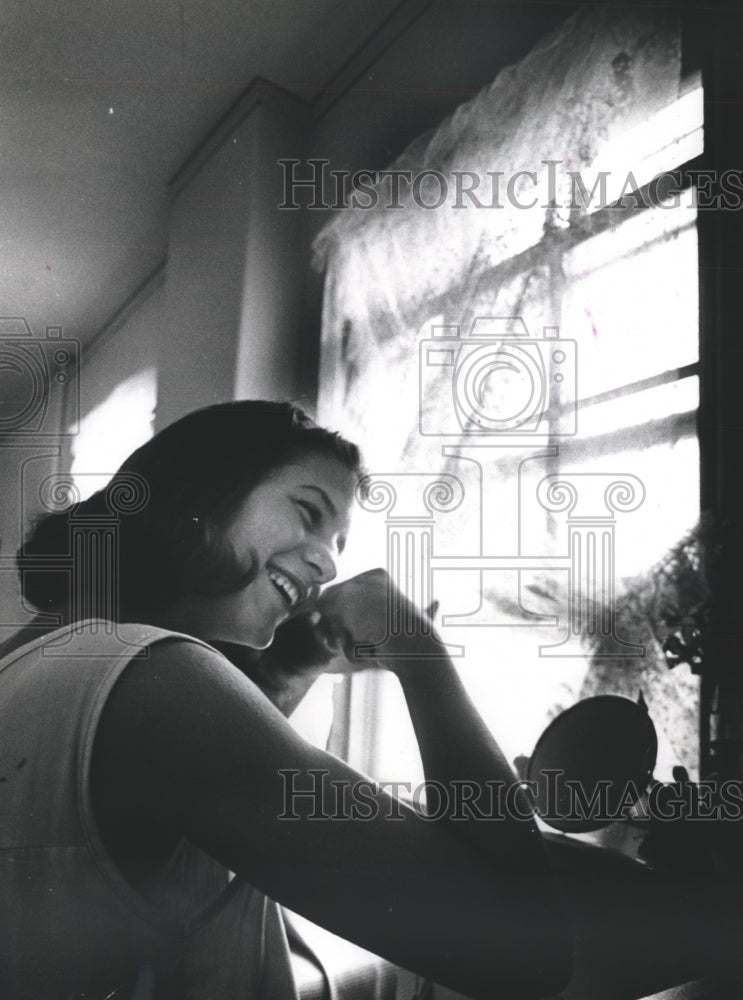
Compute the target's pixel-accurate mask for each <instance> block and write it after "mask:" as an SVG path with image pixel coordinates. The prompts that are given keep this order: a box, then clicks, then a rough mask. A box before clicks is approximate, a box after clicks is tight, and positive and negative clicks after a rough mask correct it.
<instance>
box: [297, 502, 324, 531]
mask: <svg viewBox="0 0 743 1000" xmlns="http://www.w3.org/2000/svg"><path fill="white" fill-rule="evenodd" d="M297 506H298V507H299V509H300V510H301V512H302V517H303V519H304V520H305V521H306V523H307V524H308V525H309V526H310V527H312V528H314V527H315V526H316V525H317V524H319V523H320V519H321V514H320V511H319V510H318V508H317V507H315V505H314V504H311V503H307V501H306V500H297Z"/></svg>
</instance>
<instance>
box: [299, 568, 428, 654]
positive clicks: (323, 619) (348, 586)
mask: <svg viewBox="0 0 743 1000" xmlns="http://www.w3.org/2000/svg"><path fill="white" fill-rule="evenodd" d="M317 612H318V614H319V616H320V617H319V619H318V620H317V621H316V623H315V631H316V633H317V634H318V635H319V636H320V638H321V639H322V641H323V642H324V643H325V645H326V646H327V648H328V651H329V652H330V653H332V654H333V655H334V657H335V659H334V660H332V661H331V663H330V665H329V668H328V669H330V670H331V671H332V670H339V669H340V670H344V669H345V670H347V669H348V666H349V665H350V666H351V667H352V668H355V669H364V668H366V667H371V666H381V667H385V668H387V669H388V670H396V669H397V668H398V667H399V665H400V664H401V663H402V662H404V661H410V660H411V659H415V658H416V657H419V656H420V657H430V656H436V655H441V656H443V655H445V652H444V647H443V646H442V644H441V641H440V640H439V638H438V637H437V635H436V633H435V631H434V629H433V627H432V625H431V620H430V617H429V616H428V614H426V613H424V612H423V611H421V610H419V609H418V608H417V607H416V606H415V605H414V604H413V603H412V601H410V600H408V598H407V597H406V596H405V595H404V594H403V593H402V591H401V590H399V588H398V587H396V586H395V584H394V582H393V580H392V578H391V577H390V575H389V574H388V573H387V572H386V571H385V570H383V569H373V570H368V571H367V572H365V573H361V574H360V575H359V576H355V577H353V578H352V579H350V580H346V581H344V582H343V583H338V584H335V585H334V586H332V587H328V588H327V589H326V590H325V591H324V592H323V593H322V595H321V596H320V598H319V600H318V602H317ZM339 658H340V659H339Z"/></svg>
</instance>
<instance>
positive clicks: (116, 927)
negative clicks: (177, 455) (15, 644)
mask: <svg viewBox="0 0 743 1000" xmlns="http://www.w3.org/2000/svg"><path fill="white" fill-rule="evenodd" d="M172 638H179V639H183V640H184V641H188V642H193V643H196V644H197V645H202V646H203V645H205V644H204V643H201V642H199V641H198V640H196V639H193V638H192V637H190V636H185V635H180V634H179V633H176V632H168V631H165V630H163V629H158V628H153V627H151V626H146V625H114V624H113V623H111V622H108V621H86V622H78V623H76V624H74V625H71V626H66V627H64V628H61V629H57V630H56V631H54V632H50V633H47V634H46V635H44V636H43V637H42V638H40V639H37V640H35V641H33V642H30V643H28V644H27V645H25V646H22V647H21V648H19V649H17V650H15V651H14V652H12V653H10V654H9V655H8V656H6V657H5V658H4V659H2V660H0V997H2V998H3V1000H73V998H74V1000H78V998H79V1000H83V998H85V1000H104V998H106V1000H249V998H250V1000H252V998H259V997H261V998H262V997H271V998H276V1000H283V998H288V1000H295V998H296V990H295V986H294V981H293V978H292V972H291V964H290V957H289V949H288V945H287V939H286V933H285V930H284V925H283V921H282V915H281V912H280V910H279V907H278V906H277V905H276V903H274V902H273V901H272V900H269V899H267V898H266V897H265V896H264V895H263V894H261V893H260V892H258V890H256V889H255V888H253V887H252V886H250V885H248V884H246V883H245V882H242V881H241V880H239V879H237V878H235V879H231V876H230V873H229V872H228V871H227V870H226V869H225V868H223V867H222V866H221V865H219V864H217V863H216V862H215V861H214V860H213V859H211V858H210V857H208V856H207V855H205V854H204V853H203V852H201V851H199V850H197V849H196V848H194V847H192V846H191V845H190V844H188V843H186V842H183V843H182V844H181V845H180V847H179V848H178V850H177V851H176V853H175V854H174V856H173V857H172V858H171V859H170V860H169V862H168V864H167V865H166V866H165V867H164V868H163V870H162V871H161V872H160V873H159V874H158V876H157V877H155V878H153V879H152V881H151V883H150V884H149V885H148V888H147V890H146V891H145V890H139V891H138V890H135V889H134V888H133V887H132V886H131V885H130V883H128V882H127V881H126V880H125V879H124V878H123V876H122V875H121V874H120V872H119V871H118V869H117V868H116V866H115V865H114V863H113V861H112V860H111V858H110V856H109V855H108V853H107V851H106V849H105V847H104V846H103V843H102V841H101V838H100V835H99V832H98V830H97V827H96V823H95V819H94V816H93V810H92V806H91V800H90V761H91V752H92V747H93V740H94V738H95V733H96V728H97V726H98V721H99V719H100V717H101V712H102V710H103V707H104V705H105V703H106V699H107V698H108V696H109V693H110V692H111V689H112V687H113V685H114V684H115V682H116V680H117V679H118V677H119V676H120V675H121V673H122V671H123V670H124V669H125V668H126V666H127V664H128V663H129V662H130V661H131V660H132V658H133V657H135V656H137V655H146V649H147V647H149V646H151V645H153V644H154V643H157V642H160V641H162V640H163V639H172ZM207 648H208V649H210V650H211V647H207ZM142 651H145V652H144V653H143V652H142ZM212 652H215V651H214V650H212ZM216 655H219V654H216Z"/></svg>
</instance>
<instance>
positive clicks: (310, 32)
mask: <svg viewBox="0 0 743 1000" xmlns="http://www.w3.org/2000/svg"><path fill="white" fill-rule="evenodd" d="M416 6H417V7H418V8H419V9H424V8H426V7H427V6H431V7H432V8H437V10H438V14H437V17H438V20H436V19H435V18H434V20H429V22H428V24H427V27H426V26H424V29H425V30H421V32H420V33H419V34H418V39H419V41H418V48H419V50H420V51H417V53H416V52H412V54H411V52H406V51H405V50H400V49H399V47H398V52H397V55H396V57H395V58H396V59H397V62H398V63H399V64H400V66H401V67H403V68H404V71H405V72H406V73H407V74H408V76H410V74H411V72H413V71H414V69H415V67H417V66H421V67H422V66H423V64H425V72H426V75H427V78H428V80H429V81H430V78H431V76H432V75H433V76H434V77H436V76H437V75H438V73H439V70H438V66H439V63H437V61H436V60H437V58H440V57H439V55H438V54H437V50H436V45H435V44H433V42H432V41H431V39H430V38H429V37H428V36H427V35H426V30H428V31H429V32H431V31H433V32H434V33H435V34H436V37H437V38H438V39H439V41H438V44H439V46H440V48H441V49H442V51H447V52H448V59H447V61H446V63H443V64H441V66H442V72H443V75H444V77H446V81H447V82H448V83H450V82H451V80H452V79H456V80H457V81H461V80H465V82H466V86H465V87H464V89H459V90H457V89H455V90H451V88H449V91H447V89H446V86H443V87H441V88H439V91H438V92H437V91H436V88H435V87H434V88H431V86H430V82H429V85H428V87H427V88H426V87H425V86H423V85H421V84H419V85H418V91H419V94H418V97H419V101H420V107H419V108H418V107H417V106H415V105H414V103H413V104H412V105H411V103H410V101H411V98H410V97H409V96H408V95H409V94H410V91H407V92H406V91H404V90H401V89H400V87H399V86H398V89H397V91H396V92H395V93H393V90H394V88H392V90H391V89H389V88H388V90H387V93H388V94H392V96H391V97H390V101H392V102H394V99H395V97H396V99H397V100H398V103H404V104H405V106H406V107H407V108H408V111H407V119H410V120H411V122H412V124H410V123H408V124H406V126H405V127H404V128H402V129H400V127H399V116H398V119H396V121H397V124H396V125H395V126H394V128H393V118H394V115H392V116H390V114H388V113H387V112H386V111H385V110H384V107H382V108H381V110H380V112H379V114H378V128H379V130H380V137H379V142H378V143H377V146H378V149H377V153H378V155H379V156H381V157H383V158H389V156H390V155H391V154H392V153H393V152H394V153H397V152H399V151H400V149H399V148H397V149H393V148H392V147H394V146H395V145H396V144H397V145H398V146H399V145H400V144H401V143H404V142H406V141H409V140H410V138H412V137H413V136H414V135H415V134H417V132H418V131H422V129H423V128H425V127H428V126H429V125H430V124H432V123H434V122H435V121H436V120H437V116H441V115H442V114H445V113H448V110H450V109H451V107H454V106H456V104H457V103H459V102H461V100H463V99H464V98H465V96H466V92H467V89H468V88H471V89H472V90H473V91H474V90H475V89H477V87H479V86H482V85H483V84H484V83H486V82H488V81H489V80H490V79H492V77H493V76H494V75H495V74H494V69H498V68H500V66H501V65H503V64H505V61H506V60H508V59H510V58H511V57H512V56H513V55H514V54H518V51H519V50H525V48H526V47H528V44H529V43H530V42H531V41H533V38H534V37H535V36H536V35H538V34H539V33H540V32H541V31H542V30H543V24H542V23H541V22H542V21H543V18H541V17H540V16H536V15H535V11H537V8H535V7H534V5H523V4H522V5H518V4H514V3H511V4H509V3H503V2H496V0H492V2H489V3H483V2H481V0H477V2H475V0H459V2H455V0H438V2H436V3H433V4H431V5H427V4H426V3H425V2H423V3H421V2H420V0H406V2H405V3H400V0H66V2H63V3H60V2H59V0H4V3H3V4H2V6H1V7H0V67H2V68H1V69H0V274H2V283H1V285H0V316H3V317H9V316H13V317H16V316H21V317H24V318H25V319H26V320H27V321H28V322H29V324H30V326H31V328H32V329H33V330H34V332H35V333H36V334H37V335H40V334H43V331H44V329H45V328H46V327H48V326H59V327H62V328H63V330H64V333H65V335H66V336H70V337H78V338H80V339H81V340H83V341H85V340H86V339H89V338H90V337H92V336H94V335H95V334H96V333H97V332H98V331H99V330H100V329H101V328H102V327H103V326H104V325H105V323H106V321H107V320H109V319H110V317H111V316H112V315H114V314H115V312H116V311H117V310H118V309H119V308H120V307H121V305H122V304H123V303H124V302H125V301H126V300H127V299H128V298H129V297H130V296H131V294H132V293H133V292H134V291H135V290H136V289H137V288H138V287H139V286H140V285H141V284H142V282H143V281H144V280H145V279H146V278H147V276H148V275H149V274H150V273H151V272H152V271H153V270H154V269H155V268H156V267H157V265H158V264H159V263H160V262H161V261H162V259H163V257H164V255H165V252H166V243H167V218H168V195H167V183H168V181H169V179H170V178H171V177H172V176H173V174H174V173H175V172H176V171H177V169H178V168H179V167H180V166H181V165H182V163H183V162H184V161H185V159H186V158H187V156H188V155H189V153H191V152H192V151H193V149H194V148H195V147H196V146H197V145H198V144H199V143H200V141H201V140H202V139H203V137H204V136H205V135H206V134H207V133H208V131H209V130H210V129H211V128H212V127H213V126H214V125H215V124H216V123H217V122H218V121H219V119H220V118H221V117H222V116H223V115H224V113H225V111H226V110H227V109H228V108H229V107H230V105H231V104H233V102H234V101H235V100H236V98H237V97H238V96H239V95H240V94H241V93H242V91H243V90H244V89H245V88H246V87H247V86H248V84H249V83H250V81H251V80H253V79H254V78H255V77H256V76H260V77H263V78H265V79H267V80H269V81H271V82H272V83H274V84H277V85H279V86H281V87H284V88H286V89H288V90H290V91H293V92H294V93H295V94H297V95H298V96H300V97H302V98H303V99H306V100H308V101H312V100H313V99H314V98H316V97H318V96H319V95H321V93H322V92H323V89H324V87H325V85H326V84H327V83H328V81H331V80H334V78H336V75H337V74H338V72H339V70H341V68H342V67H343V65H344V64H345V62H346V61H347V60H348V59H349V57H350V56H351V55H352V54H353V53H354V52H355V51H357V50H358V49H359V48H360V47H361V46H363V45H364V44H365V43H366V42H367V40H368V39H370V38H371V37H372V36H375V37H377V38H378V37H379V31H378V29H380V26H383V25H385V23H388V22H387V19H388V18H389V16H390V15H391V14H392V13H393V12H394V11H396V14H395V15H394V16H398V15H399V13H400V11H399V8H401V7H408V8H411V7H412V8H415V7H416ZM519 6H520V11H517V8H518V7H519ZM555 6H556V8H557V9H560V8H562V11H563V12H564V11H565V7H566V5H565V4H557V5H555ZM543 9H544V8H543V7H542V10H543ZM561 16H564V13H563V14H562V15H561ZM535 17H536V20H535ZM508 18H511V20H508ZM504 19H505V21H504ZM553 20H554V18H553ZM504 23H505V24H506V25H507V26H508V28H509V29H511V28H512V30H509V31H504V30H502V29H503V25H504ZM457 25H458V26H459V29H461V30H465V27H467V26H468V28H467V30H468V32H469V34H468V36H467V37H468V38H469V42H468V43H467V44H468V45H470V44H471V47H473V48H472V50H473V51H475V50H476V53H477V52H479V49H477V46H478V45H479V46H480V48H481V49H482V48H483V39H487V43H486V44H487V58H485V52H484V50H483V53H481V54H480V56H478V57H477V58H475V59H473V58H472V56H471V52H470V51H469V49H468V58H467V59H458V60H457V59H456V58H455V56H454V53H455V52H456V51H457V50H456V49H453V48H452V47H451V45H450V44H449V42H450V39H451V37H452V31H453V30H454V28H455V26H457ZM483 25H486V27H487V32H484V31H483V30H482V29H483ZM437 26H438V27H437ZM382 30H384V29H382ZM488 32H489V34H488ZM375 33H376V35H375ZM504 38H508V39H510V40H511V41H510V43H509V44H508V45H505V46H504V43H503V40H504ZM514 38H517V40H518V44H517V45H516V47H515V48H514V44H513V39H514ZM463 44H464V42H463ZM393 48H394V46H393ZM377 54H378V55H379V54H380V53H377ZM459 54H460V55H461V49H460V50H459ZM385 58H386V59H388V61H390V59H389V53H388V54H387V55H384V58H383V60H382V61H384V59H385ZM478 59H479V62H478ZM392 62H394V59H393V60H392ZM455 64H456V65H455ZM473 67H477V69H476V71H475V70H474V69H473ZM402 71H403V70H402V69H401V70H400V71H399V72H402ZM468 74H469V75H468ZM470 77H471V79H470ZM369 80H372V77H371V76H370V77H369ZM349 82H350V83H352V82H353V81H349ZM448 83H447V85H448ZM375 84H376V80H375V81H374V82H373V83H371V84H370V83H368V81H367V91H369V93H372V96H374V95H373V91H374V86H375ZM383 92H384V88H382V89H381V90H379V91H378V92H377V94H376V98H377V99H378V98H379V95H380V94H382V93H383ZM432 94H433V95H434V96H433V97H432V96H431V95H432ZM426 102H428V103H426ZM387 104H388V101H387V98H386V97H385V105H384V106H385V107H386V106H387ZM419 112H420V114H419ZM416 116H418V117H416ZM427 117H428V118H429V119H430V121H426V120H424V119H426V118H427ZM419 119H420V124H418V120H419ZM395 129H396V131H395ZM381 132H385V133H386V134H385V135H381ZM373 141H376V140H373V137H372V139H370V143H372V144H373ZM377 165H381V164H377Z"/></svg>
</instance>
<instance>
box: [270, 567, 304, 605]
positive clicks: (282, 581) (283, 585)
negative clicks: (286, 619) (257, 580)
mask: <svg viewBox="0 0 743 1000" xmlns="http://www.w3.org/2000/svg"><path fill="white" fill-rule="evenodd" d="M268 578H269V580H270V581H271V583H273V585H274V586H275V587H276V589H277V590H278V591H279V592H280V593H281V595H282V597H283V598H284V600H286V601H288V603H289V606H290V607H294V605H295V604H296V603H297V601H298V600H299V590H298V588H297V587H296V585H295V584H294V583H292V581H291V580H290V579H289V577H288V576H284V574H283V573H279V572H278V571H277V570H275V569H270V570H269V571H268Z"/></svg>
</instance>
